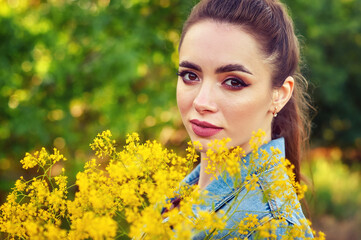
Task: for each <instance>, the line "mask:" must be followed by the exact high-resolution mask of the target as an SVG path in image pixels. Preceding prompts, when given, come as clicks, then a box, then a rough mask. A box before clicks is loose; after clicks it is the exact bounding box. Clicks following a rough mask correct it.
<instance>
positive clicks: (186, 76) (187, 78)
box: [177, 71, 199, 83]
mask: <svg viewBox="0 0 361 240" xmlns="http://www.w3.org/2000/svg"><path fill="white" fill-rule="evenodd" d="M177 75H178V76H180V77H181V78H182V80H183V82H185V83H192V82H196V81H199V78H198V76H197V74H195V73H194V72H190V71H181V72H178V73H177Z"/></svg>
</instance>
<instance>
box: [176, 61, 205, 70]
mask: <svg viewBox="0 0 361 240" xmlns="http://www.w3.org/2000/svg"><path fill="white" fill-rule="evenodd" d="M179 66H180V67H184V68H190V69H193V70H197V71H200V72H201V71H202V68H201V67H200V66H199V65H197V64H194V63H191V62H188V61H183V62H181V63H180V64H179Z"/></svg>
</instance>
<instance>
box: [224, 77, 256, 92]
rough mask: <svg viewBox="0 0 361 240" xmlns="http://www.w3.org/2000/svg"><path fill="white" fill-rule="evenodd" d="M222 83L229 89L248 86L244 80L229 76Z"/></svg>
mask: <svg viewBox="0 0 361 240" xmlns="http://www.w3.org/2000/svg"><path fill="white" fill-rule="evenodd" d="M222 85H224V86H225V87H227V88H229V89H231V90H238V89H242V88H244V87H247V86H249V84H246V83H245V82H244V81H242V80H241V79H238V78H229V79H226V80H225V81H224V82H223V83H222Z"/></svg>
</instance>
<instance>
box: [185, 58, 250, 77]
mask: <svg viewBox="0 0 361 240" xmlns="http://www.w3.org/2000/svg"><path fill="white" fill-rule="evenodd" d="M179 66H180V67H184V68H190V69H193V70H196V71H200V72H201V71H202V68H201V67H200V66H199V65H197V64H195V63H191V62H188V61H183V62H181V63H180V64H179ZM234 71H240V72H244V73H248V74H250V75H253V74H252V73H251V71H249V70H248V69H247V68H246V67H245V66H243V65H241V64H227V65H224V66H221V67H218V68H217V69H216V73H225V72H234Z"/></svg>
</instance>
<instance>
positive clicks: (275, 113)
mask: <svg viewBox="0 0 361 240" xmlns="http://www.w3.org/2000/svg"><path fill="white" fill-rule="evenodd" d="M272 114H273V117H277V114H278V112H277V107H275V109H274V110H273V113H272Z"/></svg>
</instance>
